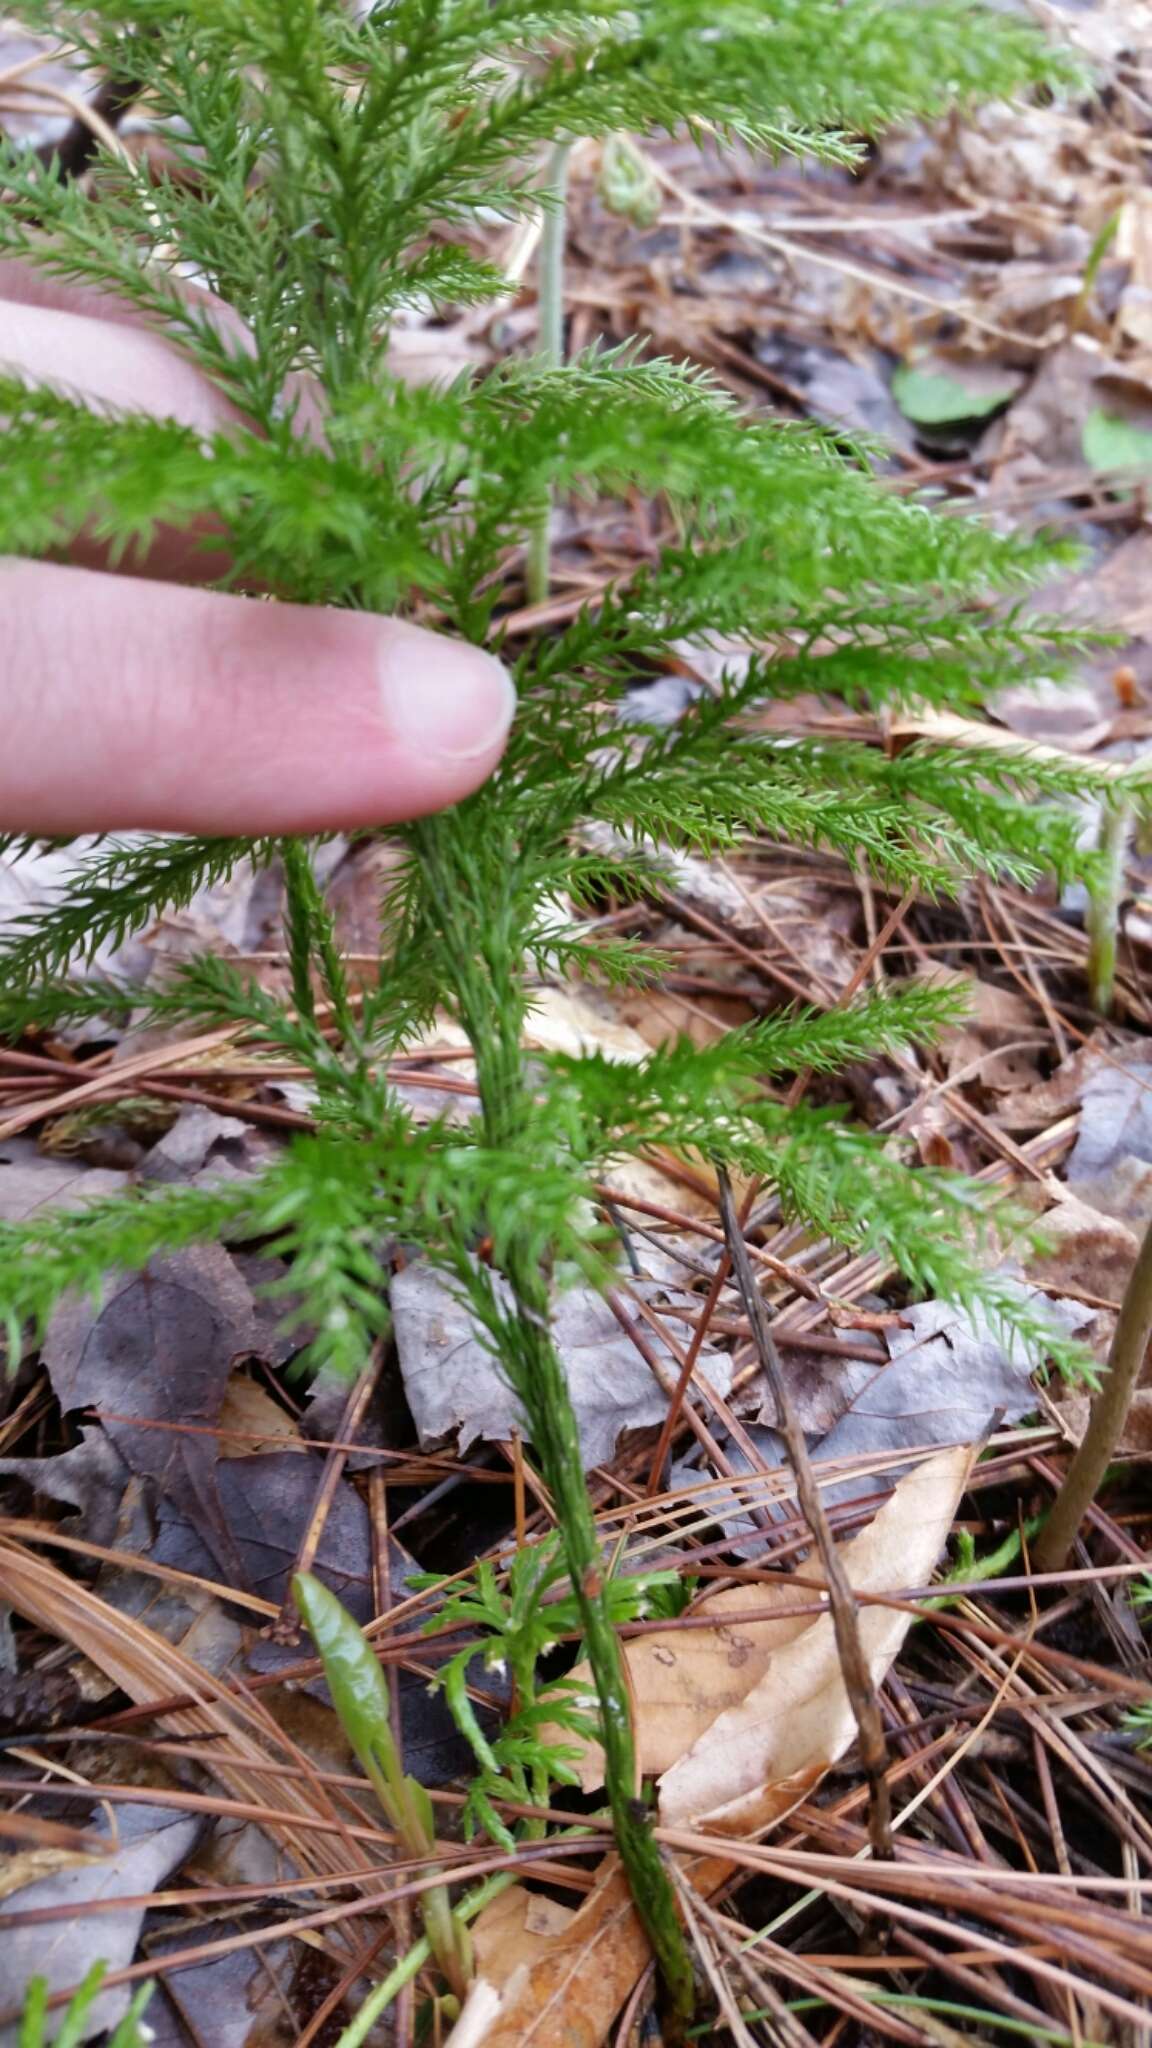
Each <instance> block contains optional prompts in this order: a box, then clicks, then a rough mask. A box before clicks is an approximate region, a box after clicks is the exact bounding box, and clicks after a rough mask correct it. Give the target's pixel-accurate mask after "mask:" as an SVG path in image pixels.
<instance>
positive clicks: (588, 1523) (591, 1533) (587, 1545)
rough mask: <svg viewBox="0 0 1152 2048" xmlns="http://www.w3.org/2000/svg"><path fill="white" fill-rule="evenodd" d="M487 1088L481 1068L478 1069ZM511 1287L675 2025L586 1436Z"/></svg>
mask: <svg viewBox="0 0 1152 2048" xmlns="http://www.w3.org/2000/svg"><path fill="white" fill-rule="evenodd" d="M477 1073H478V1077H479V1079H480V1085H481V1087H483V1064H482V1062H481V1061H480V1060H479V1059H478V1060H477ZM505 1277H506V1279H507V1280H508V1281H509V1283H510V1285H511V1287H512V1290H513V1293H514V1295H515V1298H516V1306H517V1310H518V1317H519V1326H520V1327H519V1331H518V1335H519V1339H520V1356H519V1358H518V1360H517V1361H516V1369H515V1371H514V1384H515V1387H516V1391H517V1393H518V1395H519V1397H520V1400H521V1402H522V1404H523V1407H524V1414H525V1419H526V1421H527V1424H528V1434H529V1435H530V1437H531V1439H532V1442H533V1444H534V1445H535V1448H536V1455H537V1457H538V1458H539V1460H540V1464H541V1467H542V1470H543V1473H544V1477H545V1480H546V1481H547V1484H548V1488H549V1491H550V1493H551V1495H552V1501H553V1505H554V1507H555V1510H556V1519H557V1522H558V1523H559V1527H560V1541H561V1544H562V1545H563V1549H564V1560H565V1563H566V1564H567V1566H568V1575H569V1577H570V1579H571V1581H572V1588H573V1591H574V1593H575V1595H576V1601H577V1605H578V1607H579V1610H580V1624H581V1628H582V1630H583V1634H584V1647H585V1651H586V1653H587V1657H588V1663H589V1665H590V1666H591V1670H592V1675H593V1677H594V1679H595V1681H596V1693H597V1698H598V1701H599V1706H600V1724H601V1726H600V1740H601V1744H602V1746H603V1750H604V1784H605V1788H606V1790H607V1793H608V1803H609V1806H610V1807H611V1809H612V1820H613V1823H614V1826H615V1832H616V1846H617V1848H618V1850H619V1852H620V1860H621V1862H622V1863H623V1865H624V1869H625V1871H626V1873H627V1877H628V1883H629V1885H630V1887H631V1890H632V1898H633V1903H634V1904H635V1907H636V1910H637V1912H638V1913H639V1915H640V1918H641V1920H642V1921H643V1923H644V1927H645V1929H646V1931H647V1934H648V1938H649V1940H650V1941H651V1943H652V1948H653V1952H654V1954H655V1956H656V1961H657V1964H658V1965H659V1968H660V1972H661V1975H662V1977H663V1979H664V1984H665V1988H666V1990H667V1993H668V1998H669V2002H670V2005H671V2008H672V2011H671V2015H670V2017H672V2018H673V2019H674V2020H676V2021H678V2022H679V2023H681V2024H682V2023H683V2022H684V2021H685V2020H687V2019H688V2018H689V2017H690V2015H691V2011H692V2005H693V1985H692V1966H691V1963H690V1961H689V1958H688V1951H687V1948H686V1946H685V1942H684V1934H683V1930H682V1928H681V1925H680V1919H679V1915H678V1912H677V1908H676V1899H675V1894H674V1892H673V1889H672V1885H671V1881H670V1879H669V1876H668V1872H667V1871H666V1870H665V1868H664V1864H663V1862H662V1861H661V1857H660V1851H659V1848H658V1847H657V1844H656V1842H655V1840H654V1838H653V1835H652V1831H651V1828H650V1826H649V1822H648V1816H647V1814H646V1813H645V1810H644V1807H643V1805H642V1803H641V1801H640V1800H639V1798H638V1797H637V1771H636V1744H635V1740H634V1738H633V1733H632V1712H631V1704H630V1701H629V1697H628V1687H627V1684H626V1682H625V1678H624V1665H623V1658H622V1655H621V1650H620V1639H619V1637H618V1635H617V1633H616V1628H615V1624H614V1623H613V1621H612V1619H611V1616H610V1613H609V1608H608V1598H607V1592H606V1588H605V1583H604V1580H605V1566H604V1558H603V1551H602V1546H601V1542H600V1537H599V1534H598V1532H597V1528H596V1522H595V1518H594V1516H593V1513H592V1505H591V1502H590V1501H589V1499H588V1488H587V1486H586V1484H585V1481H584V1463H583V1459H582V1457H581V1455H580V1436H579V1430H578V1428H577V1424H576V1417H575V1414H574V1413H573V1409H572V1402H571V1398H570V1396H569V1392H568V1381H567V1378H566V1375H565V1372H564V1367H563V1365H562V1364H561V1362H560V1357H559V1354H558V1352H557V1350H556V1346H555V1344H554V1343H553V1341H552V1335H551V1327H550V1322H549V1310H550V1307H551V1302H550V1297H549V1288H548V1282H547V1279H546V1277H545V1275H544V1274H543V1273H542V1272H541V1270H540V1268H539V1266H537V1265H536V1264H535V1262H534V1261H532V1260H530V1259H524V1258H522V1257H521V1256H520V1255H519V1254H513V1255H512V1256H510V1257H509V1258H508V1260H507V1261H506V1263H505Z"/></svg>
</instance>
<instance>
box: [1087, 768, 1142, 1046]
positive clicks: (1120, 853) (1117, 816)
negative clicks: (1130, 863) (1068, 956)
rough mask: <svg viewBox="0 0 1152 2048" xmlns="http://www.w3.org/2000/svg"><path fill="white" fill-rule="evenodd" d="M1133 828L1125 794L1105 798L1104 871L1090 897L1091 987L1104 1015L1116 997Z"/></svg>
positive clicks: (1096, 1005)
mask: <svg viewBox="0 0 1152 2048" xmlns="http://www.w3.org/2000/svg"><path fill="white" fill-rule="evenodd" d="M1131 829H1132V806H1131V804H1130V803H1126V802H1125V801H1124V800H1123V799H1122V798H1118V799H1117V800H1116V801H1115V802H1114V803H1109V802H1105V804H1104V809H1103V812H1102V814H1101V818H1100V839H1099V850H1100V852H1101V854H1102V855H1103V856H1104V872H1103V874H1102V875H1101V877H1100V879H1099V881H1098V882H1097V883H1095V884H1094V885H1093V887H1092V888H1091V890H1090V891H1089V897H1088V917H1087V925H1088V987H1089V991H1090V994H1091V999H1092V1007H1093V1009H1095V1010H1099V1012H1100V1014H1101V1016H1102V1017H1108V1016H1110V1015H1111V1013H1112V1006H1113V1004H1114V1002H1115V1000H1116V938H1117V932H1118V929H1119V923H1120V899H1121V897H1122V896H1123V894H1124V863H1125V859H1126V857H1127V853H1128V837H1129V833H1130V832H1131Z"/></svg>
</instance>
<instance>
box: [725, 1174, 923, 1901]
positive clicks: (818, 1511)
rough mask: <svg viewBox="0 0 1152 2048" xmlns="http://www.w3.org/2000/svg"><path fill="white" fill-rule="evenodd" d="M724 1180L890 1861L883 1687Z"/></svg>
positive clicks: (878, 1846) (744, 1281) (728, 1224)
mask: <svg viewBox="0 0 1152 2048" xmlns="http://www.w3.org/2000/svg"><path fill="white" fill-rule="evenodd" d="M718 1178H719V1186H720V1213H721V1216H722V1217H723V1219H724V1228H725V1231H726V1233H727V1237H728V1253H729V1257H730V1258H731V1260H732V1267H733V1271H734V1273H735V1275H736V1284H737V1287H738V1288H739V1290H740V1294H741V1296H742V1297H743V1301H744V1307H745V1310H746V1312H747V1315H748V1318H749V1321H750V1322H751V1325H752V1329H753V1333H754V1336H755V1340H756V1346H757V1349H758V1351H759V1353H760V1362H761V1364H762V1365H763V1368H764V1376H765V1378H766V1379H767V1381H768V1385H769V1388H770V1390H771V1393H772V1398H773V1400H774V1401H775V1403H776V1412H777V1421H778V1424H779V1427H780V1430H781V1433H782V1435H783V1437H784V1441H785V1443H786V1445H787V1447H788V1455H789V1458H790V1459H791V1461H792V1471H793V1475H794V1477H795V1480H796V1492H797V1495H798V1498H799V1502H800V1507H801V1509H802V1511H803V1513H804V1516H805V1519H806V1521H807V1523H808V1526H809V1528H810V1529H811V1531H812V1535H813V1537H814V1539H815V1542H816V1547H817V1549H818V1551H819V1553H820V1562H821V1564H822V1566H823V1568H824V1572H825V1575H826V1578H827V1582H828V1604H829V1607H830V1608H831V1611H832V1626H833V1628H834V1629H835V1632H836V1647H837V1650H838V1651H839V1654H840V1664H841V1668H842V1670H843V1673H844V1683H845V1686H846V1687H847V1691H848V1698H849V1701H850V1702H851V1706H852V1712H853V1714H854V1715H855V1717H856V1726H857V1728H858V1729H859V1731H860V1754H861V1760H862V1762H863V1765H864V1770H865V1773H866V1774H867V1778H868V1785H869V1792H870V1798H869V1834H870V1837H871V1842H872V1850H873V1854H874V1855H876V1856H878V1857H882V1858H885V1859H889V1860H890V1859H891V1857H892V1855H893V1853H894V1851H893V1845H892V1799H891V1794H890V1792H889V1789H888V1779H887V1775H886V1773H887V1769H888V1748H887V1744H886V1742H885V1739H884V1723H883V1720H882V1718H881V1714H880V1705H879V1701H878V1700H877V1698H876V1688H875V1685H874V1684H873V1681H872V1673H871V1671H870V1670H869V1668H868V1660H867V1658H866V1657H865V1655H864V1646H863V1644H862V1642H861V1640H860V1629H859V1626H858V1623H857V1618H856V1601H855V1595H854V1594H853V1591H852V1588H851V1586H850V1584H849V1582H848V1575H847V1573H846V1572H845V1570H844V1566H843V1564H842V1563H841V1559H840V1553H839V1551H838V1549H837V1547H836V1543H835V1540H834V1538H833V1535H832V1531H831V1529H830V1527H829V1525H828V1517H827V1515H826V1513H825V1510H824V1502H823V1500H822V1499H821V1497H820V1489H819V1487H818V1485H817V1483H816V1476H815V1473H814V1472H813V1470H812V1461H811V1459H810V1457H809V1455H808V1445H807V1443H806V1442H805V1440H804V1432H803V1430H802V1429H801V1427H800V1423H799V1421H798V1419H797V1415H796V1410H795V1406H794V1404H793V1401H792V1396H791V1393H790V1392H789V1388H788V1383H787V1380H786V1379H785V1376H784V1370H783V1367H782V1365H781V1362H780V1354H779V1352H778V1351H777V1349H776V1342H775V1339H774V1337H773V1335H772V1331H771V1328H770V1325H769V1322H768V1316H767V1312H766V1310H765V1307H764V1300H763V1296H762V1295H761V1293H760V1290H759V1288H758V1287H757V1285H756V1279H755V1275H754V1274H753V1271H752V1264H751V1261H750V1259H749V1257H748V1250H747V1246H746V1245H745V1243H744V1233H743V1230H742V1229H741V1227H740V1218H739V1215H738V1214H737V1210H736V1203H735V1200H734V1198H733V1194H732V1183H731V1181H730V1180H729V1178H728V1175H727V1172H726V1171H725V1169H724V1168H723V1167H721V1168H720V1169H719V1174H718Z"/></svg>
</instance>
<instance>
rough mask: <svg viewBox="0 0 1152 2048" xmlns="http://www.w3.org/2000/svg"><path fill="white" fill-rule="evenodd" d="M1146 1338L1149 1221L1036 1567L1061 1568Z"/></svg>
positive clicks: (1150, 1284)
mask: <svg viewBox="0 0 1152 2048" xmlns="http://www.w3.org/2000/svg"><path fill="white" fill-rule="evenodd" d="M1150 1337H1152V1223H1150V1224H1149V1226H1148V1229H1147V1231H1146V1232H1145V1234H1144V1242H1143V1244H1142V1245H1141V1247H1140V1250H1139V1253H1138V1254H1137V1258H1136V1264H1135V1265H1134V1266H1133V1268H1132V1273H1131V1276H1130V1278H1129V1281H1128V1285H1127V1287H1126V1288H1125V1290H1124V1300H1123V1304H1122V1306H1121V1309H1120V1317H1119V1321H1118V1322H1117V1324H1116V1334H1115V1336H1114V1337H1113V1339H1112V1348H1111V1350H1110V1352H1109V1353H1108V1367H1107V1371H1106V1372H1105V1375H1104V1381H1103V1384H1102V1386H1101V1388H1100V1392H1099V1393H1098V1394H1097V1396H1096V1398H1095V1400H1094V1401H1093V1403H1092V1407H1091V1410H1090V1412H1089V1416H1088V1427H1087V1429H1086V1430H1085V1432H1084V1440H1083V1442H1082V1443H1081V1445H1080V1448H1079V1450H1078V1451H1077V1453H1076V1455H1075V1457H1074V1458H1073V1460H1072V1463H1071V1464H1070V1465H1069V1467H1068V1471H1067V1473H1066V1475H1065V1479H1064V1484H1063V1486H1062V1487H1061V1488H1060V1491H1059V1493H1058V1494H1057V1496H1056V1502H1055V1505H1054V1507H1053V1509H1052V1512H1051V1514H1050V1515H1049V1517H1048V1519H1047V1521H1046V1522H1045V1524H1044V1527H1043V1529H1042V1530H1041V1532H1040V1537H1039V1540H1038V1542H1037V1543H1036V1546H1035V1548H1034V1550H1033V1553H1032V1555H1033V1558H1034V1560H1035V1563H1036V1565H1037V1566H1038V1568H1039V1569H1040V1570H1041V1571H1042V1572H1058V1571H1062V1570H1063V1568H1064V1566H1065V1564H1066V1563H1067V1561H1068V1553H1069V1551H1070V1550H1071V1548H1072V1545H1073V1543H1074V1541H1075V1539H1076V1532H1077V1530H1078V1529H1079V1527H1080V1524H1081V1522H1082V1521H1083V1520H1084V1517H1085V1515H1086V1514H1087V1512H1088V1510H1089V1508H1090V1507H1091V1505H1092V1503H1093V1501H1094V1500H1095V1498H1096V1494H1097V1492H1098V1490H1099V1487H1100V1482H1101V1480H1102V1479H1103V1477H1104V1474H1105V1472H1106V1471H1107V1470H1108V1467H1109V1465H1110V1464H1111V1462H1112V1459H1113V1458H1114V1456H1115V1454H1116V1446H1117V1444H1118V1443H1119V1442H1120V1436H1121V1433H1122V1431H1123V1428H1124V1424H1125V1422H1126V1421H1127V1419H1128V1410H1129V1407H1130V1406H1131V1402H1132V1390H1133V1388H1134V1387H1135V1385H1136V1382H1137V1380H1138V1379H1139V1377H1140V1368H1141V1366H1142V1365H1143V1363H1144V1359H1145V1356H1146V1354H1147V1351H1148V1341H1149V1338H1150Z"/></svg>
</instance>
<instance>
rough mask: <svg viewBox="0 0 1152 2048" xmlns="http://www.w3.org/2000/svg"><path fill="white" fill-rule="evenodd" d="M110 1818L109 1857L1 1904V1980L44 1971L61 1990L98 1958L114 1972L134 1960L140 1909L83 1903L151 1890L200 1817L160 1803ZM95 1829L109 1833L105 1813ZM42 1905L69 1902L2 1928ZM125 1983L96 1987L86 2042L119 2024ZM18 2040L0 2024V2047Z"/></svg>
mask: <svg viewBox="0 0 1152 2048" xmlns="http://www.w3.org/2000/svg"><path fill="white" fill-rule="evenodd" d="M116 1822H117V1834H118V1838H119V1839H118V1842H117V1845H116V1847H115V1848H112V1849H111V1850H110V1853H109V1855H107V1856H103V1857H101V1858H100V1859H99V1861H98V1862H92V1863H82V1864H79V1865H75V1864H74V1865H72V1866H71V1867H70V1868H69V1869H67V1870H60V1871H57V1872H56V1873H55V1874H54V1875H53V1876H51V1877H46V1878H43V1879H42V1880H41V1881H40V1883H39V1884H32V1885H26V1886H25V1887H24V1889H23V1890H22V1891H19V1892H13V1893H12V1895H11V1896H10V1897H9V1898H8V1899H6V1900H5V1901H4V1903H3V1904H2V1905H0V1983H2V1984H4V1985H6V1986H9V1987H11V1988H13V1989H15V1988H16V1987H19V1986H22V1985H25V1984H27V1983H28V1982H29V1980H30V1979H31V1978H32V1977H45V1978H47V1980H48V1988H49V1991H63V1990H65V1989H67V1988H68V1987H69V1986H75V1985H78V1984H79V1983H80V1980H81V1979H82V1978H83V1977H84V1975H85V1974H86V1972H87V1971H88V1970H90V1969H91V1967H92V1964H93V1963H96V1962H99V1961H100V1960H101V1959H103V1960H104V1961H106V1962H107V1963H108V1965H109V1967H110V1968H111V1969H113V1970H119V1969H123V1968H125V1967H126V1966H127V1964H129V1963H130V1962H131V1961H132V1959H133V1957H134V1955H135V1953H136V1944H137V1942H138V1941H139V1939H140V1929H141V1926H142V1924H143V1921H144V1911H145V1909H144V1907H143V1906H139V1905H133V1906H125V1907H124V1908H123V1910H122V1911H120V1912H100V1913H87V1914H86V1913H85V1911H84V1908H85V1906H87V1905H88V1904H90V1903H91V1902H92V1901H93V1900H96V1899H118V1898H123V1899H134V1898H137V1897H139V1896H141V1895H145V1894H147V1893H149V1892H152V1891H155V1890H156V1889H157V1887H158V1886H159V1885H162V1884H163V1883H164V1880H165V1879H166V1878H167V1877H169V1876H170V1875H171V1873H172V1872H173V1871H174V1870H176V1869H178V1868H179V1866H180V1864H181V1863H183V1861H184V1859H185V1857H186V1856H187V1855H188V1854H189V1853H190V1851H191V1849H192V1847H193V1845H194V1843H195V1841H196V1837H197V1835H198V1834H199V1832H200V1829H201V1826H202V1824H203V1823H202V1822H201V1820H200V1818H199V1817H198V1816H197V1817H194V1818H189V1817H188V1816H187V1815H185V1814H177V1813H173V1812H172V1810H171V1809H170V1808H169V1807H165V1806H122V1807H119V1808H118V1809H117V1814H116ZM96 1832H98V1833H104V1834H108V1833H109V1830H108V1823H107V1821H106V1820H104V1819H103V1818H102V1819H101V1820H100V1822H99V1823H98V1824H97V1826H96ZM111 1840H112V1837H111V1836H110V1835H109V1841H110V1842H111ZM45 1906H64V1907H67V1908H68V1914H67V1917H66V1918H64V1919H60V1920H52V1921H49V1922H47V1923H46V1924H43V1925H41V1926H38V1927H18V1928H16V1929H14V1930H12V1931H8V1930H7V1929H6V1928H5V1925H4V1923H5V1921H6V1920H7V1919H8V1918H9V1916H10V1915H13V1914H16V1913H23V1912H27V1911H30V1910H31V1909H32V1908H34V1907H35V1908H41V1907H45ZM131 1988H132V1987H131V1986H130V1985H125V1986H123V1987H121V1988H118V1989H115V1990H111V1991H104V1992H102V1993H101V1995H100V1997H99V1998H97V1999H96V2001H95V2003H94V2004H93V2005H92V2007H91V2009H90V2011H89V2013H88V2016H87V2019H86V2021H85V2025H84V2032H83V2036H82V2038H83V2039H84V2040H85V2041H89V2040H91V2039H92V2036H93V2035H94V2034H100V2033H103V2032H104V2030H105V2029H106V2028H109V2027H114V2026H115V2025H116V2024H117V2022H118V2021H119V2020H120V2019H121V2017H122V2016H123V2014H124V2013H125V2012H126V2010H127V2007H128V2002H129V1998H130V1996H131ZM4 2002H5V2004H7V2003H8V2002H9V2001H8V2000H7V1999H5V2001H4ZM17 2039H18V2030H17V2028H16V2027H15V2026H11V2027H5V2028H3V2030H0V2048H16V2043H17Z"/></svg>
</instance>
